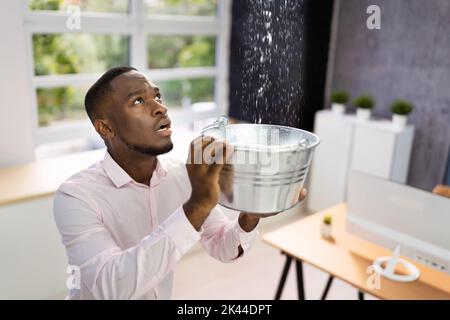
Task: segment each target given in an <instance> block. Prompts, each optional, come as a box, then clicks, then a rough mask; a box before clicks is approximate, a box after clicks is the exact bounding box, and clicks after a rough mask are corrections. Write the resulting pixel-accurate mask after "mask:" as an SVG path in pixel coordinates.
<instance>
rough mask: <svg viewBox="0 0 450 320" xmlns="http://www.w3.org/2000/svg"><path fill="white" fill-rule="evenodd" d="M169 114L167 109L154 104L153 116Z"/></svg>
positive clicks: (157, 103)
mask: <svg viewBox="0 0 450 320" xmlns="http://www.w3.org/2000/svg"><path fill="white" fill-rule="evenodd" d="M166 114H167V108H166V107H165V106H164V105H162V104H161V103H159V102H156V103H154V107H153V109H152V116H153V117H157V116H161V115H166Z"/></svg>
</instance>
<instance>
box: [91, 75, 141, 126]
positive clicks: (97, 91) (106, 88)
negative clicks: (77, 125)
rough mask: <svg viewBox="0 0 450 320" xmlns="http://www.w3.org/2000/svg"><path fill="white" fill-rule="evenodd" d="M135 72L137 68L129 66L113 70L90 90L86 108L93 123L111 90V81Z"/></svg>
mask: <svg viewBox="0 0 450 320" xmlns="http://www.w3.org/2000/svg"><path fill="white" fill-rule="evenodd" d="M133 70H134V71H137V69H136V68H133V67H127V66H122V67H114V68H111V69H109V70H108V71H106V72H105V73H104V74H103V75H102V76H101V77H100V78H99V79H98V80H97V81H96V82H95V83H94V84H93V85H92V86H91V87H90V88H89V90H88V92H87V93H86V97H85V98H84V107H85V108H86V113H87V114H88V116H89V119H91V121H92V123H94V120H95V116H96V108H97V106H98V105H100V104H101V103H102V102H103V100H104V99H105V98H106V97H107V95H108V94H109V92H110V90H111V85H110V84H111V81H112V80H113V79H114V78H116V77H117V76H120V75H121V74H123V73H126V72H129V71H133Z"/></svg>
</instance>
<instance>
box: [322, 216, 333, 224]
mask: <svg viewBox="0 0 450 320" xmlns="http://www.w3.org/2000/svg"><path fill="white" fill-rule="evenodd" d="M332 222H333V217H332V216H331V215H329V214H327V215H326V216H325V217H323V223H324V224H326V225H331V223H332Z"/></svg>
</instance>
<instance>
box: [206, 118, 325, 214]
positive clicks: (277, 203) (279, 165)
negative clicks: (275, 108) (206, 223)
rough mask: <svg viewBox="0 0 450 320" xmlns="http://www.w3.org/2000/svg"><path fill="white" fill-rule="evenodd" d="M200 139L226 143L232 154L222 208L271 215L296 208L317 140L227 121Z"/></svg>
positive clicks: (307, 135)
mask: <svg viewBox="0 0 450 320" xmlns="http://www.w3.org/2000/svg"><path fill="white" fill-rule="evenodd" d="M202 134H203V135H205V136H212V137H213V138H216V139H225V140H226V141H227V142H228V143H229V144H230V145H231V146H233V149H234V153H233V156H232V158H231V159H230V160H229V161H228V162H227V163H226V164H225V165H224V167H223V169H222V171H221V173H220V178H219V184H220V188H221V195H220V200H219V203H220V204H221V205H222V206H224V207H227V208H230V209H233V210H238V211H244V212H251V213H261V214H268V213H277V212H281V211H284V210H287V209H289V208H291V207H293V206H295V205H296V204H297V203H298V201H299V195H300V191H301V190H302V188H303V186H304V182H305V179H306V176H307V174H308V169H309V165H310V163H311V158H312V155H313V151H314V148H315V147H316V146H317V145H318V144H319V141H320V139H319V137H318V136H316V135H315V134H313V133H311V132H308V131H305V130H301V129H297V128H291V127H285V126H276V125H266V124H228V119H227V118H226V117H225V116H221V117H220V118H219V119H218V120H217V121H215V122H214V123H213V124H212V125H209V126H207V127H205V128H203V129H202Z"/></svg>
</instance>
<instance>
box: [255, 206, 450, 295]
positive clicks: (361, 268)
mask: <svg viewBox="0 0 450 320" xmlns="http://www.w3.org/2000/svg"><path fill="white" fill-rule="evenodd" d="M346 212H347V206H346V205H345V204H344V203H342V204H339V205H336V206H334V207H331V208H329V209H326V210H323V211H320V212H318V213H315V214H312V215H311V216H308V217H306V218H303V219H301V220H299V221H296V222H294V223H291V224H289V225H287V226H284V227H282V228H280V229H278V230H275V231H273V232H270V233H268V234H266V235H264V236H263V241H264V242H266V243H268V244H269V245H271V246H273V247H275V248H277V249H280V250H281V252H282V253H283V254H285V255H286V264H285V266H284V269H283V272H282V275H281V279H280V283H279V286H278V290H277V292H276V295H275V299H279V298H280V296H281V293H282V290H283V287H284V283H285V281H286V277H287V273H288V271H289V268H290V265H291V263H292V261H293V260H295V264H296V272H297V286H298V294H299V299H304V298H305V294H304V288H303V270H302V264H303V262H306V263H308V264H310V265H312V266H314V267H316V268H318V269H321V270H323V271H325V272H327V273H329V274H330V277H329V279H328V282H327V284H326V285H325V290H324V292H323V295H322V299H326V296H327V294H328V290H329V289H330V286H331V284H332V281H333V278H338V279H341V280H343V281H345V282H347V283H348V284H350V285H352V286H353V287H355V288H357V289H358V297H359V299H363V298H364V293H369V294H371V295H373V296H375V297H378V298H380V299H447V300H448V299H450V275H448V274H444V273H443V272H439V271H437V270H434V269H432V268H429V267H426V266H424V265H421V264H419V263H417V262H413V261H412V262H413V263H414V264H415V265H416V266H417V267H418V268H419V270H420V272H421V275H420V278H419V280H417V281H415V282H410V283H399V282H394V281H391V280H388V279H385V278H383V277H381V278H380V283H379V284H380V286H379V287H380V288H379V289H377V288H374V289H371V288H369V287H368V285H367V280H368V278H369V277H370V276H371V273H368V271H367V270H368V268H369V266H370V265H371V264H372V261H373V260H374V259H375V258H376V257H379V256H386V255H390V251H388V250H386V249H384V248H382V247H380V246H378V245H375V244H373V243H370V242H368V241H365V240H363V239H360V238H357V237H355V236H353V235H351V234H348V233H346V232H345V215H346ZM326 214H330V215H331V216H332V217H333V232H332V235H333V238H332V239H331V240H326V239H323V238H322V237H321V235H320V225H321V223H322V219H323V217H324V215H326ZM350 247H351V251H350ZM405 259H406V260H409V261H411V260H410V259H407V258H405Z"/></svg>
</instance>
